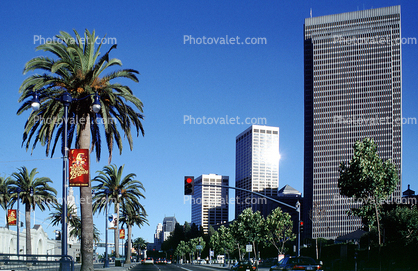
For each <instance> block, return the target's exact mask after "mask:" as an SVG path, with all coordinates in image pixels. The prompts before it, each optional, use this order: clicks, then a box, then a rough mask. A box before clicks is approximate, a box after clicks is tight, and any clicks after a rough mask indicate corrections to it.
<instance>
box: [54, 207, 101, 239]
mask: <svg viewBox="0 0 418 271" xmlns="http://www.w3.org/2000/svg"><path fill="white" fill-rule="evenodd" d="M52 207H53V209H54V212H51V213H49V217H48V218H47V219H48V220H50V221H51V222H50V223H49V224H50V225H52V226H58V225H59V224H61V222H62V204H60V203H58V202H55V203H53V204H52ZM67 219H68V220H67V221H68V223H69V225H70V228H71V230H70V232H69V237H75V238H77V239H79V240H80V239H81V219H80V217H79V216H77V213H76V210H75V206H74V205H67ZM93 227H94V229H93V240H94V242H99V241H100V231H99V230H98V229H97V227H96V225H95V224H93Z"/></svg>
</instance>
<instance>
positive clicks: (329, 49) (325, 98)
mask: <svg viewBox="0 0 418 271" xmlns="http://www.w3.org/2000/svg"><path fill="white" fill-rule="evenodd" d="M400 41H401V15H400V6H393V7H385V8H377V9H369V10H360V11H356V12H349V13H342V14H335V15H328V16H321V17H314V18H307V19H305V25H304V100H305V123H304V126H305V131H304V144H305V146H304V200H305V201H304V205H305V206H304V207H305V208H304V210H305V213H304V221H305V232H306V234H307V237H312V238H319V237H321V238H327V239H335V238H337V237H338V236H342V235H345V234H348V233H350V232H353V231H355V230H357V229H358V228H360V227H361V226H362V225H361V221H360V219H359V218H356V217H353V216H349V215H348V214H347V211H348V210H349V209H350V208H351V207H353V205H352V204H350V203H349V202H348V200H347V199H346V198H344V197H341V196H340V194H339V189H338V178H339V172H338V168H339V165H340V163H341V162H343V161H344V162H346V163H347V162H349V160H350V159H351V158H352V156H353V145H354V143H355V142H356V141H357V140H362V139H363V138H365V137H371V138H373V139H374V140H375V142H376V143H377V144H378V153H379V156H380V157H381V158H382V159H384V160H386V159H391V161H392V162H393V163H394V164H395V165H396V166H397V168H398V169H399V176H400V177H401V157H402V154H401V149H402V137H401V135H402V125H401V124H402V111H401V96H402V80H401V42H400ZM400 188H401V182H400V183H399V185H398V187H397V189H396V191H395V193H394V197H395V198H399V197H400V196H401V194H400ZM319 210H320V211H321V212H317V211H319ZM311 213H322V216H321V219H320V221H319V222H320V223H315V224H316V225H313V223H312V221H311V219H310V218H309V217H310V214H311ZM314 220H316V221H318V219H315V218H314Z"/></svg>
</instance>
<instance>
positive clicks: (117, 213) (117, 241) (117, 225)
mask: <svg viewBox="0 0 418 271" xmlns="http://www.w3.org/2000/svg"><path fill="white" fill-rule="evenodd" d="M116 197H118V196H116ZM115 212H116V217H117V220H116V221H117V222H116V230H115V253H116V254H115V256H116V258H119V198H118V199H117V200H116V204H115Z"/></svg>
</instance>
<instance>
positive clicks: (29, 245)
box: [25, 204, 32, 255]
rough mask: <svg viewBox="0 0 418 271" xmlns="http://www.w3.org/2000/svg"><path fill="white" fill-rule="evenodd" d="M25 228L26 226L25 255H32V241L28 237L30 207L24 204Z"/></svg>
mask: <svg viewBox="0 0 418 271" xmlns="http://www.w3.org/2000/svg"><path fill="white" fill-rule="evenodd" d="M25 224H26V225H25V226H26V255H31V254H32V242H31V241H32V240H31V236H30V205H29V204H25Z"/></svg>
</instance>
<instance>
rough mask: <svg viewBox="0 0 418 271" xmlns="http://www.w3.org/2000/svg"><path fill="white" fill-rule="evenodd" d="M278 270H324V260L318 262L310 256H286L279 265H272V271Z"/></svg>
mask: <svg viewBox="0 0 418 271" xmlns="http://www.w3.org/2000/svg"><path fill="white" fill-rule="evenodd" d="M276 270H286V271H287V270H317V271H318V270H323V269H322V262H319V263H317V262H316V261H315V260H314V259H312V258H310V257H305V256H300V257H294V256H286V257H284V258H283V259H282V260H281V261H280V262H278V263H277V265H273V266H272V267H270V271H276Z"/></svg>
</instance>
